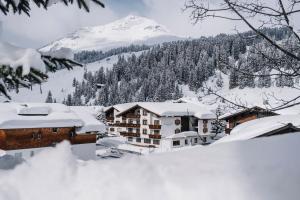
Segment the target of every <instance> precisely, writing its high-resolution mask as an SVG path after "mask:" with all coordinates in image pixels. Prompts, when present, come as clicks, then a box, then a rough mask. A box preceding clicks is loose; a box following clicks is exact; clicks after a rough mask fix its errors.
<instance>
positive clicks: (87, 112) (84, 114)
mask: <svg viewBox="0 0 300 200" xmlns="http://www.w3.org/2000/svg"><path fill="white" fill-rule="evenodd" d="M70 109H71V110H72V111H74V112H75V113H76V115H77V116H78V117H79V118H80V119H81V120H82V121H83V126H82V127H80V128H79V129H78V130H77V132H79V133H86V132H95V131H97V132H102V133H104V132H105V131H106V126H105V125H104V124H103V123H102V122H100V121H98V120H97V119H96V115H97V108H95V107H92V106H71V107H70Z"/></svg>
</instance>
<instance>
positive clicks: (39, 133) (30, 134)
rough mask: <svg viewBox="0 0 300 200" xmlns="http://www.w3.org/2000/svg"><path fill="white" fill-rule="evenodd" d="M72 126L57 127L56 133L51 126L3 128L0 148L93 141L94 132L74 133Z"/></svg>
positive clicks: (94, 138) (11, 148)
mask: <svg viewBox="0 0 300 200" xmlns="http://www.w3.org/2000/svg"><path fill="white" fill-rule="evenodd" d="M72 133H75V129H74V128H73V127H68V128H58V131H57V133H55V132H53V129H52V128H31V129H4V130H0V149H3V150H15V149H28V148H40V147H48V146H55V144H57V143H59V142H62V141H63V140H68V141H70V142H71V144H84V143H95V142H96V135H95V134H85V135H74V134H72Z"/></svg>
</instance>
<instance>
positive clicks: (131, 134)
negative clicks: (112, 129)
mask: <svg viewBox="0 0 300 200" xmlns="http://www.w3.org/2000/svg"><path fill="white" fill-rule="evenodd" d="M120 135H122V136H124V137H141V133H133V132H120Z"/></svg>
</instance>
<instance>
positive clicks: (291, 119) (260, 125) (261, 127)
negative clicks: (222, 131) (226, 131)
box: [214, 115, 300, 144]
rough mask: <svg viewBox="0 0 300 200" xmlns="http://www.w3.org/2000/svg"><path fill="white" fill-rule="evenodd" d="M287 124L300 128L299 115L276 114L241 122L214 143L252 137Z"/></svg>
mask: <svg viewBox="0 0 300 200" xmlns="http://www.w3.org/2000/svg"><path fill="white" fill-rule="evenodd" d="M288 124H292V125H293V126H295V127H297V128H300V115H277V116H271V117H264V118H260V119H255V120H251V121H248V122H245V123H242V124H240V125H238V126H236V127H235V128H234V129H232V131H231V132H230V135H228V136H225V137H223V138H221V139H220V140H218V141H216V142H215V143H214V144H218V143H223V142H231V141H238V140H248V139H252V138H255V137H258V136H261V135H264V134H266V133H269V132H271V131H274V130H277V129H280V128H282V127H285V126H287V125H288Z"/></svg>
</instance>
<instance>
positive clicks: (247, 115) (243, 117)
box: [220, 106, 278, 134]
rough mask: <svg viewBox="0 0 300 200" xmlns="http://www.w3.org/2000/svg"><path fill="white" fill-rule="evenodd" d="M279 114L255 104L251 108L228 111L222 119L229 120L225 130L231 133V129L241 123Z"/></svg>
mask: <svg viewBox="0 0 300 200" xmlns="http://www.w3.org/2000/svg"><path fill="white" fill-rule="evenodd" d="M275 115H278V114H277V113H275V112H272V111H270V110H267V109H264V108H261V107H258V106H254V107H251V108H246V109H242V110H238V111H236V112H234V113H227V114H225V115H223V116H221V117H220V119H221V120H225V121H226V122H227V125H226V130H225V132H226V133H227V134H230V132H231V130H232V129H233V128H234V127H236V126H237V125H239V124H242V123H244V122H247V121H251V120H254V119H259V118H263V117H270V116H275Z"/></svg>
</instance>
